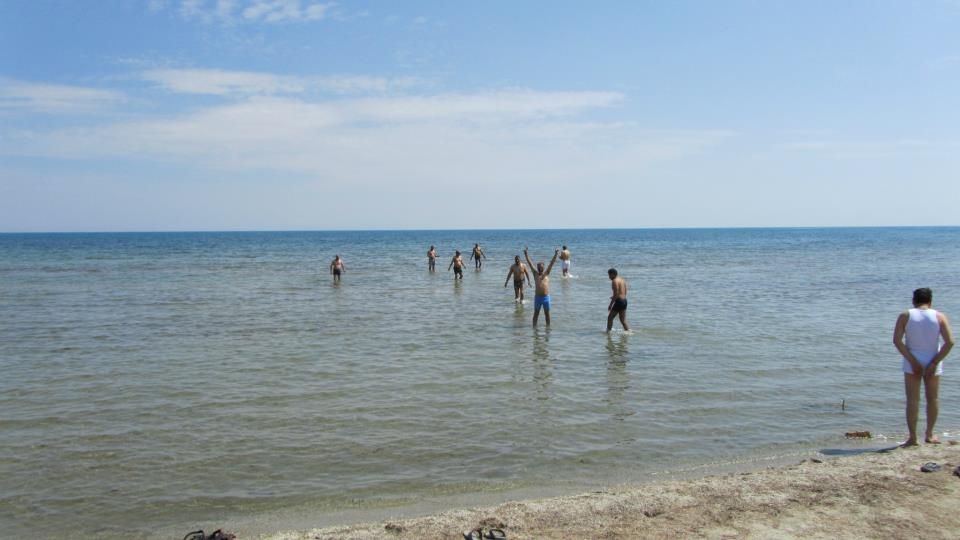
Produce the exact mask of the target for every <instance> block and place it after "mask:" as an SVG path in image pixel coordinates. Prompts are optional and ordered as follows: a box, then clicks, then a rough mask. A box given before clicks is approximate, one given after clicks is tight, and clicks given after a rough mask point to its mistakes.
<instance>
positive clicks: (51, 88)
mask: <svg viewBox="0 0 960 540" xmlns="http://www.w3.org/2000/svg"><path fill="white" fill-rule="evenodd" d="M124 100H125V96H124V94H122V93H120V92H115V91H111V90H100V89H95V88H85V87H80V86H63V85H54V84H38V83H31V82H26V81H18V80H12V79H0V111H3V110H6V111H24V112H39V113H49V114H63V113H92V112H97V111H101V110H103V109H104V108H105V107H108V106H111V105H115V104H118V103H120V102H122V101H124Z"/></svg>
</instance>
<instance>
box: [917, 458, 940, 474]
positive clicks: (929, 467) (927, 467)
mask: <svg viewBox="0 0 960 540" xmlns="http://www.w3.org/2000/svg"><path fill="white" fill-rule="evenodd" d="M920 470H921V471H923V472H937V471H939V470H940V465H939V464H938V463H934V462H932V461H930V462H927V463H924V464H923V467H920Z"/></svg>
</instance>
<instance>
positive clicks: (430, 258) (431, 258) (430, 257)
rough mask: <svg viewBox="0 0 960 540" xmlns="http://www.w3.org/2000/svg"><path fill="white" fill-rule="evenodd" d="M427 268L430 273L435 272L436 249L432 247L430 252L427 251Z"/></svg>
mask: <svg viewBox="0 0 960 540" xmlns="http://www.w3.org/2000/svg"><path fill="white" fill-rule="evenodd" d="M427 268H429V269H430V271H431V272H436V271H437V249H436V248H435V247H433V246H430V250H429V251H427Z"/></svg>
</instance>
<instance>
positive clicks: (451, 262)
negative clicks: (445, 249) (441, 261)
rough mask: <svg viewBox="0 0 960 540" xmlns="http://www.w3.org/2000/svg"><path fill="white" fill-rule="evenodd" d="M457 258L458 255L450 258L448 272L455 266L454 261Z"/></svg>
mask: <svg viewBox="0 0 960 540" xmlns="http://www.w3.org/2000/svg"><path fill="white" fill-rule="evenodd" d="M455 260H457V258H456V257H454V258H452V259H450V264H448V265H447V272H449V271H450V269H451V268H453V261H455Z"/></svg>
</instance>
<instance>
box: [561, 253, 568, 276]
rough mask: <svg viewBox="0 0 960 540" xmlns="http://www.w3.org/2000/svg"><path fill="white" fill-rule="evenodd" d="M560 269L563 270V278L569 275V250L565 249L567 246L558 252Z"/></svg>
mask: <svg viewBox="0 0 960 540" xmlns="http://www.w3.org/2000/svg"><path fill="white" fill-rule="evenodd" d="M560 269H561V270H563V277H567V276H568V275H569V274H570V250H569V249H567V246H563V249H562V250H561V251H560Z"/></svg>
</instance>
